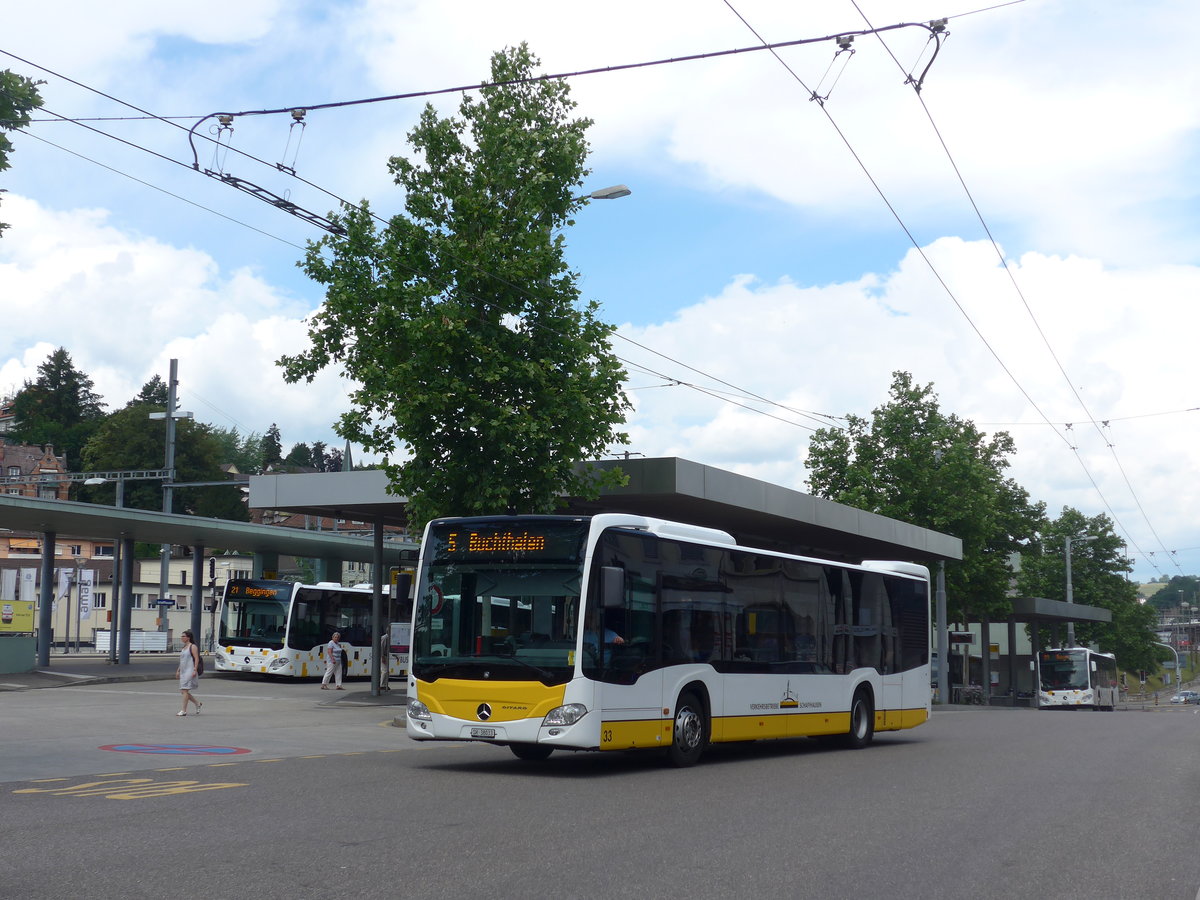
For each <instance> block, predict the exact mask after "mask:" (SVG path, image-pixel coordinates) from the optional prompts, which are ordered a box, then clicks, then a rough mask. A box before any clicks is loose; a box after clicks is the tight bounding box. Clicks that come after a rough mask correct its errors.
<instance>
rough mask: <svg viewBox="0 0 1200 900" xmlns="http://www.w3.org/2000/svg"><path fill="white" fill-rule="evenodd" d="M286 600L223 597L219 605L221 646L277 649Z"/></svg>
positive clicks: (282, 628)
mask: <svg viewBox="0 0 1200 900" xmlns="http://www.w3.org/2000/svg"><path fill="white" fill-rule="evenodd" d="M288 604H289V601H288V600H287V599H281V600H277V599H266V600H261V599H233V598H229V597H226V599H225V603H224V605H223V606H222V608H221V633H220V634H221V636H220V640H219V641H218V643H220V644H221V645H222V646H224V645H230V644H236V645H238V646H239V647H262V648H264V649H267V650H279V649H281V648H282V647H283V636H284V631H285V629H286V626H287V617H288Z"/></svg>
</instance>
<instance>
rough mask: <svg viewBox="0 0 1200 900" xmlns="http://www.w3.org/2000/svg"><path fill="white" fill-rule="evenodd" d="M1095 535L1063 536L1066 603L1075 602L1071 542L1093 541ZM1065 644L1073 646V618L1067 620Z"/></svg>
mask: <svg viewBox="0 0 1200 900" xmlns="http://www.w3.org/2000/svg"><path fill="white" fill-rule="evenodd" d="M1096 537H1097V536H1096V535H1094V534H1077V535H1075V536H1074V537H1072V536H1071V535H1069V534H1068V535H1067V536H1066V537H1065V538H1064V540H1065V541H1066V545H1065V546H1066V557H1067V602H1068V603H1074V602H1075V594H1074V593H1073V592H1072V590H1071V544H1072V543H1076V544H1082V543H1083V542H1084V541H1094V540H1096ZM1067 646H1068V647H1074V646H1075V620H1074V619H1068V620H1067Z"/></svg>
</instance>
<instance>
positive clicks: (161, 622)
mask: <svg viewBox="0 0 1200 900" xmlns="http://www.w3.org/2000/svg"><path fill="white" fill-rule="evenodd" d="M178 387H179V360H177V359H173V360H171V370H170V377H169V380H168V382H167V408H166V410H165V411H164V412H160V413H150V418H151V419H166V421H167V434H166V464H165V465H164V466H163V468H164V469H166V470H167V471H169V472H171V473H172V475H171V477H170V478H168V479H165V480H164V481H163V512H165V513H170V512H173V511H174V510H173V509H172V505H173V504H172V501H173V497H172V493H171V490H172V487H173V481H174V478H175V476H174V471H175V420H176V419H190V418H192V414H191V413H190V412H183V411H182V410H178V409H177V408H176V406H177V405H178V404H177V400H176V397H177V391H178ZM170 568H171V545H170V544H163V545H162V549H161V551H160V553H159V572H158V599H159V610H158V611H159V619H158V630H159V631H166V630H167V616H166V607H165V605H164V603H163V602H162V601H164V600H166V597H167V586H168V585H167V582H168V580H169V578H170V574H171V572H170Z"/></svg>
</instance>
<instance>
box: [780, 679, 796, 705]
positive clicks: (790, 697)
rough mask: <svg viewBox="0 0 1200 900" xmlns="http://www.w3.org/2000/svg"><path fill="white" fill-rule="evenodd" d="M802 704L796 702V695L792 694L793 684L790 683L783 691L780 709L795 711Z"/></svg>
mask: <svg viewBox="0 0 1200 900" xmlns="http://www.w3.org/2000/svg"><path fill="white" fill-rule="evenodd" d="M799 705H800V703H799V701H798V700H796V695H795V694H793V693H792V683H791V682H790V681H789V682H788V683H787V687H785V688H784V689H783V699H782V700H780V701H779V708H780V709H795V708H796V707H797V706H799Z"/></svg>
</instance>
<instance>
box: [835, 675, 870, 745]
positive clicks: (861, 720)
mask: <svg viewBox="0 0 1200 900" xmlns="http://www.w3.org/2000/svg"><path fill="white" fill-rule="evenodd" d="M874 735H875V710H874V708H873V707H872V705H871V697H870V694H869V693H868V692H867V691H865V690H862V689H860V690H858V691H855V693H854V701H853V702H852V703H851V704H850V730H849V731H848V732H847V733H846V734H844V735H843V736H842V743H843V745H844V746H846V747H849V748H850V749H851V750H859V749H861V748H863V747H865V746H867V744H869V743H871V738H872V737H874Z"/></svg>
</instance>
